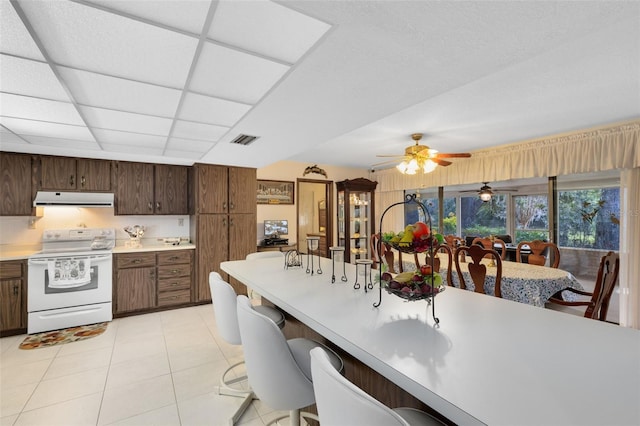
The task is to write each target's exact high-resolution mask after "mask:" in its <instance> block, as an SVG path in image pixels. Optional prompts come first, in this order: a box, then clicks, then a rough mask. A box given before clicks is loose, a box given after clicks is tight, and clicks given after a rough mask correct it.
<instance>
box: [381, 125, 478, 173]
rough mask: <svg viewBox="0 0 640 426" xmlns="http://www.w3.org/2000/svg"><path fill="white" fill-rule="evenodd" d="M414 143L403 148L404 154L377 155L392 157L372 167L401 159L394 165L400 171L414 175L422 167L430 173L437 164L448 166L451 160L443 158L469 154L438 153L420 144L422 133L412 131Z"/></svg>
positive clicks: (425, 171) (469, 155)
mask: <svg viewBox="0 0 640 426" xmlns="http://www.w3.org/2000/svg"><path fill="white" fill-rule="evenodd" d="M411 139H413V140H414V141H415V142H416V144H415V145H411V146H408V147H407V148H406V149H405V150H404V155H377V157H392V158H393V160H387V161H383V162H381V163H377V164H374V165H373V166H372V167H376V166H381V165H383V164H387V163H393V162H396V161H398V160H400V159H401V160H402V162H401V163H400V164H398V165H397V166H396V168H397V169H398V170H400V172H401V173H403V174H407V175H414V174H416V172H417V171H418V170H419V169H422V170H423V172H424V173H430V172H432V171H434V170H435V168H436V167H438V166H448V165H450V164H451V161H447V160H443V158H469V157H471V154H468V153H451V154H445V153H440V152H438V151H437V150H435V149H431V148H429V147H428V146H425V145H420V140H421V139H422V133H414V134H412V135H411Z"/></svg>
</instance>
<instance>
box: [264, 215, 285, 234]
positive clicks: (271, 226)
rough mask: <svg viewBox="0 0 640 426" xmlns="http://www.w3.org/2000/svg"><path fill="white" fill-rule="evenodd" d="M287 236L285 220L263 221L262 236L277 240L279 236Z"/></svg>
mask: <svg viewBox="0 0 640 426" xmlns="http://www.w3.org/2000/svg"><path fill="white" fill-rule="evenodd" d="M287 234H289V222H288V221H287V220H286V219H279V220H265V221H264V236H265V237H267V238H269V237H273V238H278V237H280V236H281V235H287Z"/></svg>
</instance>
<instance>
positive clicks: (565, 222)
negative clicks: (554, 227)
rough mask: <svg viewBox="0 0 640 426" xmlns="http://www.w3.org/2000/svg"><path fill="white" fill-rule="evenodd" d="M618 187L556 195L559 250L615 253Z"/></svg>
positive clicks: (617, 247) (618, 207)
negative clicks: (588, 250) (572, 249)
mask: <svg viewBox="0 0 640 426" xmlns="http://www.w3.org/2000/svg"><path fill="white" fill-rule="evenodd" d="M619 218H620V190H619V188H618V187H613V188H611V187H609V188H597V189H576V190H564V191H558V237H559V245H560V246H562V247H577V248H593V249H601V250H616V251H617V250H618V249H619V241H620V225H619Z"/></svg>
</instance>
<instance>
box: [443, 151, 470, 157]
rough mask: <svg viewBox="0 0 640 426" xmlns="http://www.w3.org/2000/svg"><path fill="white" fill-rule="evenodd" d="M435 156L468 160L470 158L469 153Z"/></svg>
mask: <svg viewBox="0 0 640 426" xmlns="http://www.w3.org/2000/svg"><path fill="white" fill-rule="evenodd" d="M436 156H438V157H440V158H469V157H471V154H469V153H464V152H456V153H450V154H443V153H440V152H439V153H437V154H436Z"/></svg>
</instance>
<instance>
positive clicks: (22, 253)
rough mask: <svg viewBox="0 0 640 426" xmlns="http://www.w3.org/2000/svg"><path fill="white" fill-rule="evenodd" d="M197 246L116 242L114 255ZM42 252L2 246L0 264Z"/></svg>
mask: <svg viewBox="0 0 640 426" xmlns="http://www.w3.org/2000/svg"><path fill="white" fill-rule="evenodd" d="M195 248H196V245H195V244H191V243H180V245H177V246H166V245H164V244H163V243H147V244H145V243H143V244H142V247H140V248H132V247H125V246H124V242H122V243H120V242H119V241H118V242H116V246H115V247H114V248H113V253H135V252H142V251H165V250H194V249H195ZM40 250H42V245H40V244H31V245H18V244H0V262H4V261H7V260H24V259H28V258H29V256H31V255H32V254H34V253H37V252H39V251H40Z"/></svg>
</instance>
